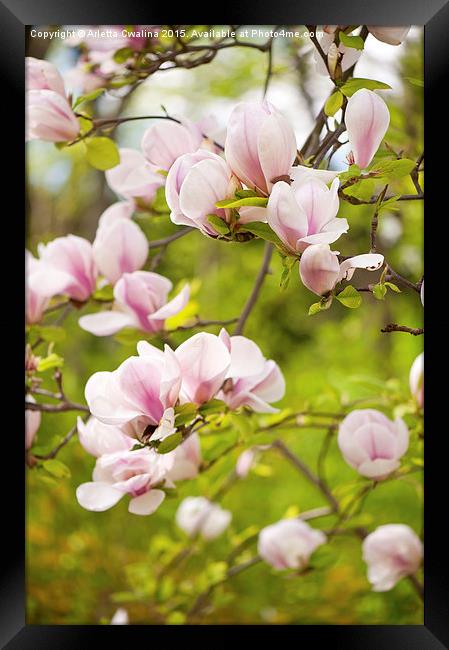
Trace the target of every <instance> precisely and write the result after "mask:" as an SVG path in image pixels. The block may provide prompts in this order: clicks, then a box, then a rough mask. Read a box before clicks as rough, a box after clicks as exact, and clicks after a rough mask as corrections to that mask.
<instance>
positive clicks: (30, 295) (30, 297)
mask: <svg viewBox="0 0 449 650" xmlns="http://www.w3.org/2000/svg"><path fill="white" fill-rule="evenodd" d="M40 268H41V263H40V262H39V260H37V259H36V258H35V257H33V255H32V254H31V253H30V252H29V251H25V272H26V283H25V317H26V322H27V324H28V325H30V324H32V323H39V322H40V321H41V320H42V317H43V315H44V312H45V310H46V308H47V307H48V303H49V302H50V297H49V296H47V295H42V293H41V288H40V284H39V275H38V271H39V269H40Z"/></svg>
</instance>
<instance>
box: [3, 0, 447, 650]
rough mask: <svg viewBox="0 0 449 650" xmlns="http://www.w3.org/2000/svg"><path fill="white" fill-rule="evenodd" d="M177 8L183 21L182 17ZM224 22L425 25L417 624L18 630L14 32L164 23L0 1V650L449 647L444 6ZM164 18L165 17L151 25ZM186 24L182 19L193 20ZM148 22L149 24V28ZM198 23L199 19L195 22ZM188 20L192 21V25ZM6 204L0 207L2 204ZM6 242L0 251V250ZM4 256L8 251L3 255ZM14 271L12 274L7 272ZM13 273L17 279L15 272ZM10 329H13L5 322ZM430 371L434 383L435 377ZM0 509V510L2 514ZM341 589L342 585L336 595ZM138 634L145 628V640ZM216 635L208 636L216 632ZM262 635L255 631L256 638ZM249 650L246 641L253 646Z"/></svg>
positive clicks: (144, 6) (21, 577)
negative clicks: (0, 371) (421, 553)
mask: <svg viewBox="0 0 449 650" xmlns="http://www.w3.org/2000/svg"><path fill="white" fill-rule="evenodd" d="M186 8H187V7H184V17H186V14H187V12H186V11H185V9H186ZM195 9H198V7H194V6H193V7H189V8H188V13H189V14H195V13H196V14H199V13H200V12H198V11H195ZM223 13H225V14H226V21H225V20H224V19H223V18H222V19H221V20H216V21H210V22H211V23H214V24H221V23H224V22H231V23H235V24H247V23H248V24H280V23H282V24H286V25H290V24H323V23H327V24H349V23H350V24H378V25H403V24H412V25H424V30H425V31H424V34H425V116H424V117H425V150H426V190H425V192H426V200H425V215H426V225H425V260H426V311H425V321H426V325H425V327H426V330H427V339H426V366H425V367H426V388H425V395H426V396H425V401H426V416H425V421H426V429H427V433H428V436H427V442H426V448H425V453H426V467H427V471H426V473H425V504H426V505H425V514H424V518H425V548H426V552H425V620H424V625H422V626H421V625H417V626H382V625H376V626H343V625H341V626H335V625H329V626H301V629H300V630H298V629H296V626H268V625H267V626H263V628H262V626H238V629H237V626H233V625H229V626H213V625H210V626H182V627H178V626H166V627H164V626H145V625H142V626H132V625H131V626H102V625H93V626H92V625H91V626H82V625H79V626H39V625H26V624H25V613H24V612H25V552H24V551H25V542H24V510H25V509H24V505H25V489H24V485H25V480H24V463H23V437H22V434H21V426H22V425H21V424H18V422H20V420H19V417H20V416H19V417H17V414H18V413H21V412H22V411H21V406H20V405H19V400H18V396H19V395H20V394H21V383H22V370H21V367H22V366H21V364H22V363H23V361H21V359H22V357H21V356H20V355H22V354H23V347H22V345H23V339H22V338H21V334H20V333H19V332H21V327H22V324H21V323H20V322H19V321H20V320H21V319H22V314H23V311H22V309H23V297H22V296H23V294H22V293H21V292H22V287H23V285H22V284H20V283H21V278H20V272H21V271H19V270H18V269H22V268H23V267H22V265H21V263H20V264H19V263H18V259H23V258H22V257H21V256H22V255H23V248H22V246H23V240H24V225H23V223H24V221H23V220H22V219H21V216H20V212H21V210H20V208H19V206H21V205H23V203H22V197H24V174H23V169H24V149H23V148H22V146H21V144H20V143H21V142H22V137H23V132H24V54H25V26H26V25H44V24H103V23H108V24H125V23H126V24H128V23H134V22H135V23H144V22H145V21H146V22H152V23H161V24H167V23H170V20H169V19H168V17H167V15H166V13H165V12H162V11H161V5H158V6H152V5H151V4H150V3H139V2H136V1H132V0H127V2H126V3H120V2H118V0H109V1H108V2H107V3H106V2H103V3H101V5H100V3H99V2H98V1H97V2H96V3H94V2H87V1H86V0H77V2H76V3H70V4H63V3H62V2H61V1H60V0H39V1H36V0H3V2H0V34H1V39H0V51H1V56H0V66H1V77H0V78H1V82H2V89H3V101H2V104H3V109H4V112H5V116H4V118H3V120H2V122H1V125H2V126H1V127H0V137H1V140H0V141H1V143H2V151H3V155H4V160H3V162H4V168H3V180H4V181H5V180H6V181H7V182H6V183H4V186H3V193H2V194H3V201H2V206H3V207H4V210H5V213H4V215H3V217H4V219H5V220H6V219H7V222H6V221H5V223H4V224H3V228H4V229H3V231H2V234H3V236H4V239H3V238H2V243H3V247H2V252H3V256H2V257H3V260H5V259H6V253H7V252H8V253H11V261H10V262H9V263H8V266H5V265H6V262H4V266H3V274H2V275H3V279H4V283H3V287H4V294H3V304H4V306H5V311H4V313H3V314H2V316H3V317H2V318H1V319H0V324H1V327H2V335H3V336H2V338H1V341H2V343H3V346H2V353H3V354H5V353H8V354H9V355H11V358H10V360H9V361H8V362H6V361H4V363H5V364H7V365H5V366H3V367H4V368H6V370H7V372H6V371H5V376H7V378H8V381H7V384H6V383H5V386H4V402H3V409H2V411H3V414H4V415H8V416H9V417H10V420H11V421H10V423H9V425H8V426H7V425H6V424H5V422H4V419H3V418H2V420H3V425H4V429H3V434H4V442H3V445H2V460H3V463H2V470H3V472H2V473H4V474H7V473H9V478H5V483H4V484H3V500H4V501H3V512H4V514H3V526H2V535H1V542H2V548H3V553H2V560H3V561H2V562H1V567H2V568H1V570H2V579H1V582H0V642H1V644H2V647H5V648H8V649H11V650H15V649H19V648H20V649H21V650H22V649H28V648H29V649H30V650H31V649H32V650H36V649H40V648H45V649H51V648H57V649H58V650H59V649H62V648H64V650H70V649H72V648H76V649H79V648H81V647H86V648H90V647H96V646H97V645H98V644H99V643H104V644H106V643H108V644H109V643H111V642H112V643H114V642H117V643H123V642H127V643H132V642H133V641H137V640H138V639H139V638H140V637H142V639H145V640H146V641H147V642H150V643H152V644H154V643H155V642H158V641H165V640H166V639H167V638H170V639H172V638H173V641H175V640H177V638H179V640H180V641H181V642H182V643H194V642H195V641H196V640H197V639H198V640H201V641H202V642H205V643H210V644H211V645H212V646H213V647H220V646H225V645H228V644H229V642H230V641H231V640H232V641H233V640H234V639H237V638H240V637H241V635H244V636H245V637H246V639H248V640H253V639H254V635H255V634H256V635H258V634H259V633H262V634H263V637H265V640H266V642H267V643H273V642H275V641H276V642H278V643H279V641H281V640H283V638H284V635H286V636H287V635H288V636H290V635H293V638H292V640H293V641H294V642H295V643H301V644H302V645H305V646H306V647H307V646H310V645H311V643H313V644H317V643H318V644H319V643H320V642H321V643H327V644H329V645H331V644H332V647H333V648H341V649H344V650H349V649H351V648H360V649H362V648H363V650H371V649H373V650H374V649H376V650H378V649H379V648H382V649H384V650H387V649H390V648H391V649H393V648H394V649H395V650H396V649H401V650H402V649H404V650H433V649H435V650H436V649H438V648H444V647H446V648H449V616H448V614H449V578H448V568H447V565H448V562H447V558H448V547H449V543H448V537H447V533H446V532H445V530H444V529H445V525H444V524H445V519H446V517H445V515H446V512H447V500H446V495H447V478H446V477H447V462H446V459H447V457H448V453H447V452H448V446H449V445H448V432H447V429H448V427H447V416H446V413H445V404H446V401H447V398H446V399H445V396H446V393H447V383H448V382H447V379H446V378H445V374H447V370H446V369H447V363H445V362H446V359H445V358H444V354H445V353H446V354H447V345H446V346H445V345H444V336H445V335H446V336H447V332H448V325H449V318H448V316H447V315H446V313H447V310H445V307H446V303H447V290H446V288H445V281H444V279H445V274H446V273H447V270H446V257H447V254H446V251H445V249H446V247H447V244H446V243H445V235H446V228H447V227H446V222H447V220H448V217H449V215H448V212H449V210H448V207H447V203H448V202H447V200H446V196H447V190H446V187H447V180H445V177H444V174H447V172H446V168H447V166H445V157H446V156H447V150H448V144H449V139H448V137H447V131H448V129H447V126H446V125H445V121H446V119H447V114H448V111H447V100H446V98H445V90H446V88H447V85H448V81H449V77H448V69H449V37H448V36H449V2H448V0H415V1H414V2H412V1H410V0H395V2H392V1H391V0H359V1H358V2H357V3H355V2H354V1H353V0H339V2H338V3H337V2H335V1H332V0H325V1H324V0H321V2H319V3H310V2H302V1H299V2H298V1H297V2H296V3H292V2H291V0H290V1H288V0H277V1H276V2H275V3H269V2H268V1H267V0H265V1H264V2H263V4H262V3H261V2H260V1H259V2H256V1H255V0H252V1H251V2H246V3H245V4H244V5H243V4H240V3H239V6H237V5H235V6H234V5H232V4H231V5H229V4H227V5H226V12H223ZM162 14H164V15H162ZM195 17H196V16H194V15H193V16H192V15H189V18H190V21H191V22H192V21H193V22H194V18H195ZM150 18H151V21H150ZM201 18H204V16H203V15H202V16H201ZM197 22H199V21H197ZM7 201H9V203H10V206H9V208H7V207H5V204H6V203H7ZM5 244H6V245H5ZM6 248H7V250H5V249H6ZM12 264H14V267H13V266H12ZM22 272H23V271H22ZM15 319H17V321H18V322H17V323H14V320H15ZM439 371H441V373H440V372H439ZM5 510H6V512H5ZM342 589H344V585H342ZM147 627H151V628H152V629H151V630H148V629H147ZM217 628H219V629H217ZM261 628H262V629H261ZM253 642H254V641H253Z"/></svg>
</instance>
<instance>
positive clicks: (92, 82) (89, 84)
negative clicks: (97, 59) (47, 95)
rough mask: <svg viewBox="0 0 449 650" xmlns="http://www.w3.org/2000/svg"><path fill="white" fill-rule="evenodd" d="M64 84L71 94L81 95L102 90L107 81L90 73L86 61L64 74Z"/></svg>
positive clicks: (80, 62)
mask: <svg viewBox="0 0 449 650" xmlns="http://www.w3.org/2000/svg"><path fill="white" fill-rule="evenodd" d="M64 83H65V85H66V86H67V89H68V90H69V92H71V93H73V94H75V95H79V94H85V93H91V92H93V91H94V90H97V89H98V88H102V87H103V86H104V85H105V83H106V80H105V79H104V78H103V77H102V76H101V75H99V74H96V73H95V72H90V70H89V64H88V63H87V62H86V61H79V62H78V63H77V65H76V66H75V67H74V68H71V70H68V71H67V72H66V73H65V74H64Z"/></svg>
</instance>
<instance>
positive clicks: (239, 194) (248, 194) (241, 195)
mask: <svg viewBox="0 0 449 650" xmlns="http://www.w3.org/2000/svg"><path fill="white" fill-rule="evenodd" d="M235 195H236V196H237V197H238V198H239V199H247V198H249V197H251V196H257V194H256V192H255V191H254V190H237V192H236V193H235Z"/></svg>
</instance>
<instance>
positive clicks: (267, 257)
mask: <svg viewBox="0 0 449 650" xmlns="http://www.w3.org/2000/svg"><path fill="white" fill-rule="evenodd" d="M272 254H273V244H270V243H269V242H267V243H266V244H265V254H264V257H263V261H262V266H261V267H260V270H259V273H258V275H257V278H256V282H255V284H254V287H253V290H252V292H251V294H250V296H249V298H248V300H247V301H246V304H245V306H244V308H243V311H242V313H241V315H240V318H239V320H238V323H237V325H236V328H235V330H234V336H236V335H237V334H241V333H242V332H243V328H244V327H245V323H246V321H247V319H248V316H249V315H250V313H251V310H252V309H253V307H254V305H255V304H256V302H257V298H258V296H259V292H260V290H261V288H262V285H263V281H264V280H265V276H266V275H267V274H268V273H269V267H270V261H271V256H272Z"/></svg>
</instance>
